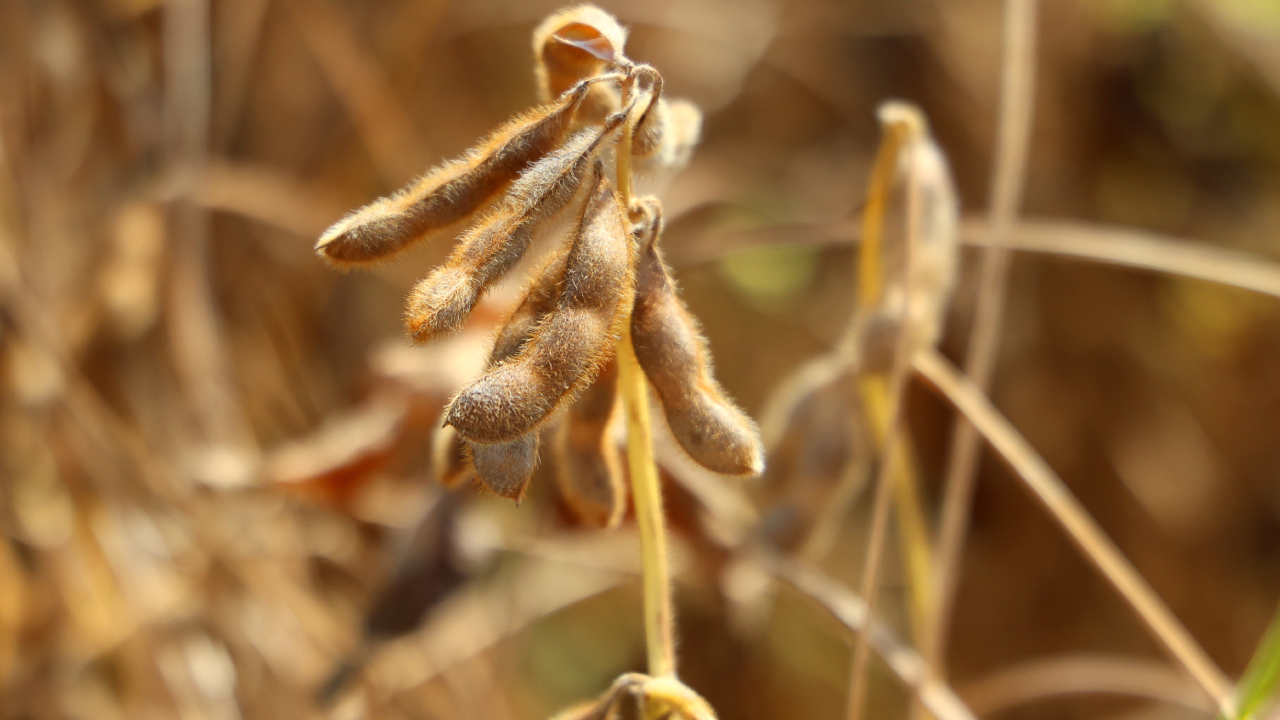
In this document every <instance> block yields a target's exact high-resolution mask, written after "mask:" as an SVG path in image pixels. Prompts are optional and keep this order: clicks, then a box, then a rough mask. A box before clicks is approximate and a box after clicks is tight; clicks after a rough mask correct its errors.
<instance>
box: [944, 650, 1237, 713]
mask: <svg viewBox="0 0 1280 720" xmlns="http://www.w3.org/2000/svg"><path fill="white" fill-rule="evenodd" d="M959 692H960V696H961V697H963V698H964V699H965V701H966V702H968V703H969V707H970V708H972V709H973V711H974V712H975V713H977V714H978V715H979V716H982V717H986V716H989V715H995V714H997V713H1002V712H1004V711H1005V710H1008V709H1009V708H1012V707H1014V706H1017V705H1024V704H1027V703H1032V702H1036V701H1039V700H1044V699H1046V698H1050V697H1057V696H1061V695H1081V694H1101V695H1126V696H1131V697H1138V698H1146V699H1148V700H1156V701H1159V702H1164V703H1169V704H1172V705H1181V706H1182V707H1185V708H1189V709H1191V710H1201V711H1204V712H1205V713H1209V714H1212V713H1213V712H1215V711H1216V709H1217V708H1216V707H1215V706H1214V704H1213V703H1212V702H1210V700H1209V699H1208V698H1207V697H1205V694H1204V693H1203V692H1201V691H1200V688H1198V687H1196V686H1195V684H1193V683H1190V682H1188V681H1187V676H1186V674H1184V673H1181V672H1178V671H1177V670H1175V669H1172V668H1170V667H1169V666H1168V665H1167V664H1165V663H1163V662H1160V661H1156V660H1149V659H1146V658H1128V657H1118V656H1113V655H1065V656H1062V657H1053V658H1045V659H1040V660H1033V661H1031V662H1026V663H1019V664H1018V665H1015V666H1013V667H1008V668H1005V669H1003V670H997V671H996V672H994V673H991V674H990V675H987V676H985V677H983V678H981V679H979V680H976V681H974V682H972V683H970V684H968V685H966V686H965V687H964V688H963V689H961V690H960V691H959Z"/></svg>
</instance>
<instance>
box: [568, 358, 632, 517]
mask: <svg viewBox="0 0 1280 720" xmlns="http://www.w3.org/2000/svg"><path fill="white" fill-rule="evenodd" d="M617 389H618V373H617V367H616V363H615V362H613V361H610V362H609V363H608V364H607V365H605V367H604V369H602V370H601V371H600V375H599V377H597V378H596V381H595V382H594V383H592V384H591V386H590V387H588V388H587V389H586V391H584V392H583V394H582V397H580V398H578V401H577V402H575V403H574V404H573V405H571V406H570V407H569V412H568V413H567V414H566V415H565V418H564V421H563V422H561V423H560V427H559V428H558V429H557V430H556V435H555V441H554V442H555V445H554V447H555V453H556V479H557V480H558V481H559V485H560V494H561V496H563V497H564V501H565V504H566V505H568V506H569V509H570V510H572V511H573V512H574V514H575V515H577V516H578V518H579V519H581V520H582V521H583V522H585V523H587V524H590V525H594V526H595V527H600V528H612V527H617V525H618V523H620V522H621V521H622V513H623V511H624V510H626V507H627V503H626V494H625V488H624V486H623V481H622V460H621V458H620V457H619V456H618V448H617V447H616V446H615V445H614V443H613V438H612V437H611V435H612V433H611V432H610V430H611V429H612V423H611V420H612V418H613V406H614V404H615V400H616V398H617V394H618V392H617Z"/></svg>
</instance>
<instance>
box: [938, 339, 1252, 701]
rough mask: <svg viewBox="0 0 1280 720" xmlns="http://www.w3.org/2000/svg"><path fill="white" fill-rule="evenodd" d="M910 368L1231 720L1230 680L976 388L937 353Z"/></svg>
mask: <svg viewBox="0 0 1280 720" xmlns="http://www.w3.org/2000/svg"><path fill="white" fill-rule="evenodd" d="M913 364H914V366H915V369H916V371H917V372H918V373H920V375H921V376H922V377H924V379H925V380H927V381H928V382H929V383H930V384H931V385H933V386H934V387H935V388H936V389H937V390H938V391H939V392H940V393H941V394H942V395H943V396H945V397H946V399H947V400H948V401H950V402H951V403H952V404H953V405H955V406H956V408H957V409H958V410H959V411H960V412H961V413H963V414H964V415H965V417H967V418H968V420H969V422H970V423H972V424H973V426H974V428H976V429H977V431H978V432H979V433H981V434H982V435H983V436H984V437H985V438H986V439H987V441H988V442H990V443H991V446H992V447H993V448H994V449H995V450H996V451H997V452H998V453H1000V455H1001V456H1002V457H1004V460H1005V462H1007V463H1008V464H1009V466H1010V467H1012V468H1013V470H1014V471H1015V472H1016V473H1017V474H1018V477H1020V478H1021V479H1022V480H1023V482H1024V483H1026V485H1027V486H1028V487H1029V488H1030V489H1031V491H1032V492H1034V493H1035V494H1036V497H1038V498H1039V499H1040V501H1041V502H1043V503H1044V504H1045V506H1046V507H1047V508H1048V509H1049V511H1050V513H1052V515H1053V517H1054V519H1055V520H1057V521H1058V522H1059V523H1060V524H1061V525H1062V527H1063V529H1065V530H1066V531H1067V534H1068V535H1070V536H1071V539H1072V540H1073V541H1075V543H1076V544H1077V545H1078V546H1079V547H1080V549H1081V550H1083V551H1084V554H1085V555H1086V556H1087V557H1088V558H1089V560H1091V561H1092V562H1093V564H1094V565H1096V566H1097V567H1098V569H1099V570H1101V571H1102V574H1103V575H1104V576H1105V577H1106V578H1107V580H1108V581H1109V582H1110V583H1111V584H1112V585H1113V586H1115V588H1116V590H1118V591H1119V592H1120V595H1121V596H1122V597H1123V598H1124V599H1125V601H1126V602H1128V603H1129V605H1130V606H1132V607H1133V609H1134V611H1135V612H1136V613H1137V614H1138V616H1139V617H1140V618H1141V619H1142V620H1143V622H1145V623H1146V625H1147V628H1148V629H1149V630H1150V631H1151V634H1152V635H1153V636H1154V637H1155V638H1156V640H1158V641H1159V642H1160V643H1161V644H1162V645H1164V647H1165V649H1166V650H1168V651H1169V654H1170V655H1172V656H1173V658H1174V659H1176V660H1177V661H1178V662H1180V663H1182V665H1183V667H1185V668H1186V670H1187V672H1188V673H1189V674H1190V675H1191V677H1192V678H1194V679H1195V681H1196V683H1198V684H1199V685H1200V687H1201V688H1203V689H1204V691H1205V692H1206V693H1207V694H1208V695H1209V697H1211V698H1213V700H1214V702H1215V703H1216V704H1217V706H1218V708H1219V709H1220V711H1221V712H1222V714H1223V715H1225V716H1227V717H1235V714H1234V708H1235V700H1234V698H1233V691H1232V684H1231V682H1230V681H1229V680H1228V679H1227V677H1226V676H1225V675H1224V674H1223V673H1222V670H1221V669H1219V668H1218V666H1217V665H1215V664H1214V662H1213V660H1211V659H1210V658H1209V656H1208V654H1206V653H1205V651H1204V649H1203V648H1201V647H1200V645H1199V644H1197V643H1196V641H1195V638H1193V637H1192V636H1191V633H1189V632H1187V629H1186V628H1185V627H1183V626H1182V623H1180V622H1179V621H1178V619H1177V617H1175V616H1174V614H1173V612H1172V611H1171V610H1170V609H1169V607H1168V606H1167V605H1165V604H1164V601H1163V600H1161V599H1160V597H1159V596H1158V595H1156V593H1155V591H1154V590H1153V589H1152V588H1151V586H1150V585H1148V584H1147V581H1146V580H1145V579H1144V578H1143V577H1142V576H1141V575H1139V574H1138V571H1137V570H1136V569H1135V568H1134V567H1133V565H1132V564H1131V563H1130V562H1129V561H1128V560H1127V559H1126V558H1125V557H1124V555H1122V554H1121V553H1120V550H1119V549H1118V548H1117V547H1116V546H1115V544H1114V543H1113V542H1111V539H1110V538H1108V537H1107V535H1106V533H1104V532H1103V531H1102V528H1100V527H1098V524H1097V522H1096V521H1094V519H1093V517H1092V516H1091V515H1089V513H1088V511H1086V510H1085V509H1084V507H1083V506H1082V505H1080V502H1079V501H1078V500H1076V498H1075V496H1073V495H1072V494H1071V491H1070V490H1068V489H1067V486H1066V484H1065V483H1063V482H1062V479H1061V478H1059V477H1058V475H1057V474H1056V473H1054V471H1053V470H1052V469H1051V468H1050V467H1049V465H1048V463H1046V462H1045V461H1044V459H1043V458H1041V457H1040V455H1039V454H1038V453H1036V451H1035V449H1034V448H1032V447H1031V444H1030V443H1028V442H1027V441H1026V439H1025V438H1023V437H1022V435H1021V434H1019V433H1018V431H1017V430H1016V429H1014V427H1013V426H1012V425H1010V424H1009V421H1008V420H1006V419H1005V418H1004V416H1003V415H1001V414H1000V411H998V410H996V409H995V407H993V406H992V405H991V402H990V401H988V400H987V398H986V396H985V395H983V393H982V391H981V390H980V389H979V388H978V386H977V385H975V384H974V383H973V382H972V381H971V380H969V379H968V378H966V377H965V376H964V375H962V374H960V371H959V370H957V369H956V368H955V367H954V366H953V365H951V363H950V362H948V361H947V360H946V358H944V357H942V356H941V355H940V354H938V352H937V351H934V350H925V351H922V352H920V353H918V354H917V355H916V356H915V358H914V360H913Z"/></svg>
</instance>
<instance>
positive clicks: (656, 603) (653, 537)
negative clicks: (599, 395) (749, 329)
mask: <svg viewBox="0 0 1280 720" xmlns="http://www.w3.org/2000/svg"><path fill="white" fill-rule="evenodd" d="M631 90H632V88H631V87H629V86H627V85H624V87H623V93H624V94H630V92H631ZM626 100H627V98H626V97H625V96H624V98H623V103H624V104H625V103H626ZM632 131H633V128H632V125H631V120H630V119H628V120H627V122H626V123H624V124H623V127H622V136H621V137H620V138H618V145H617V158H618V160H617V162H618V194H619V195H621V196H622V202H623V203H624V204H625V205H626V206H627V207H630V205H631V194H632V183H631V135H632ZM618 387H619V391H620V392H621V393H622V401H623V405H624V407H625V411H626V416H627V464H628V466H629V468H630V470H631V497H632V499H633V501H634V503H635V508H636V525H637V527H638V528H639V530H640V557H641V571H642V573H643V581H644V630H645V644H646V646H647V647H648V651H649V674H650V675H652V676H654V677H674V676H675V674H676V653H675V639H674V630H673V628H674V626H675V615H674V613H673V612H672V608H671V575H670V568H669V566H668V564H667V528H666V516H665V515H664V514H663V510H662V487H661V485H660V484H659V481H658V466H657V465H656V464H655V463H654V460H653V432H652V425H651V423H650V421H649V388H648V384H647V383H646V381H645V376H644V370H642V369H641V368H640V363H639V362H638V361H637V360H636V353H635V349H634V348H633V347H632V346H631V320H630V318H628V319H627V322H626V324H625V327H624V329H623V332H622V337H621V338H620V339H619V340H618Z"/></svg>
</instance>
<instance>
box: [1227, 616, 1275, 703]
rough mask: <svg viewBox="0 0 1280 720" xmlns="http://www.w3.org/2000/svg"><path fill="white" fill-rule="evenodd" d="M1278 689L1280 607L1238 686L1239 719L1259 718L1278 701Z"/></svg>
mask: <svg viewBox="0 0 1280 720" xmlns="http://www.w3.org/2000/svg"><path fill="white" fill-rule="evenodd" d="M1277 691H1280V608H1278V609H1277V610H1276V615H1275V617H1273V618H1272V619H1271V625H1270V626H1269V627H1268V628H1267V632H1266V634H1265V635H1263V636H1262V642H1261V643H1260V644H1259V645H1258V650H1257V652H1255V653H1254V655H1253V659H1252V660H1250V661H1249V667H1248V669H1246V670H1245V673H1244V677H1243V678H1241V679H1240V685H1239V686H1238V687H1237V689H1236V694H1237V696H1238V697H1239V705H1238V709H1237V710H1236V718H1238V720H1249V719H1250V718H1253V717H1256V716H1257V715H1258V713H1259V712H1260V711H1262V710H1265V709H1266V708H1267V707H1268V706H1270V705H1271V703H1272V702H1274V701H1275V698H1276V692H1277Z"/></svg>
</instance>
